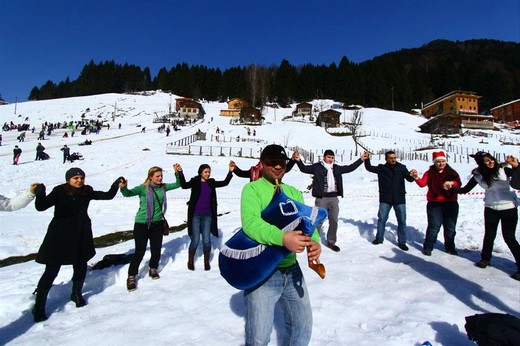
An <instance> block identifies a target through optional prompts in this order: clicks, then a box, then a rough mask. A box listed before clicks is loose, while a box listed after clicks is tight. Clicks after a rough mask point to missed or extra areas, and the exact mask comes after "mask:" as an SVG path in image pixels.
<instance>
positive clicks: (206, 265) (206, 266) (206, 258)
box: [204, 250, 211, 270]
mask: <svg viewBox="0 0 520 346" xmlns="http://www.w3.org/2000/svg"><path fill="white" fill-rule="evenodd" d="M210 255H211V250H205V251H204V270H210V269H211V266H210V265H209V256H210Z"/></svg>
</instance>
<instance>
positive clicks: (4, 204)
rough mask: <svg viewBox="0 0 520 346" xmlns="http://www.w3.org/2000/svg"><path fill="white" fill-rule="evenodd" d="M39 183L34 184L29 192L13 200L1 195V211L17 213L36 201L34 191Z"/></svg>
mask: <svg viewBox="0 0 520 346" xmlns="http://www.w3.org/2000/svg"><path fill="white" fill-rule="evenodd" d="M36 186H38V183H32V184H31V186H30V187H29V190H28V191H24V192H22V193H20V194H19V195H17V196H15V197H13V198H7V197H5V196H2V195H0V211H15V210H18V209H22V208H25V207H26V206H27V205H28V204H29V203H31V201H32V200H33V199H34V191H35V190H36Z"/></svg>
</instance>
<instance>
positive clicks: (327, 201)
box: [292, 150, 368, 252]
mask: <svg viewBox="0 0 520 346" xmlns="http://www.w3.org/2000/svg"><path fill="white" fill-rule="evenodd" d="M367 158H368V152H367V151H365V152H364V153H363V154H362V155H361V158H359V159H358V160H356V161H355V162H354V163H352V164H350V165H345V166H340V165H337V164H335V163H334V152H333V151H332V150H325V152H324V153H323V160H321V161H320V162H317V163H314V164H312V165H310V166H306V165H304V164H303V162H301V160H300V153H298V152H297V151H295V152H294V153H293V156H292V160H294V161H296V164H297V165H298V168H299V169H300V171H301V172H303V173H307V174H312V175H313V176H312V196H313V197H315V198H316V201H315V205H316V206H317V207H321V208H325V209H327V212H328V218H329V229H328V231H327V247H328V248H330V249H331V250H333V251H335V252H339V251H340V248H339V246H337V245H336V240H337V237H336V234H337V231H338V216H339V200H338V196H341V197H343V179H342V177H341V175H342V174H344V173H350V172H353V171H354V170H355V169H356V168H358V167H359V166H361V164H362V163H363V160H365V159H367ZM321 226H322V225H321V224H320V225H318V230H321Z"/></svg>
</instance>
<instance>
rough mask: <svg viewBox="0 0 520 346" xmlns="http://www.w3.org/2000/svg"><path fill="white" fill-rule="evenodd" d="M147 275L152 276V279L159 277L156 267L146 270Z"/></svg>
mask: <svg viewBox="0 0 520 346" xmlns="http://www.w3.org/2000/svg"><path fill="white" fill-rule="evenodd" d="M148 275H149V276H150V277H151V278H152V280H157V279H160V278H161V277H160V276H159V273H158V272H157V268H150V270H148Z"/></svg>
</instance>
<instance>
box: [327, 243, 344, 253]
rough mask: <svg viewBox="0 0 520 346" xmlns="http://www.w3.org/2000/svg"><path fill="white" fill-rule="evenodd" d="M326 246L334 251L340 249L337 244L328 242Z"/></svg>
mask: <svg viewBox="0 0 520 346" xmlns="http://www.w3.org/2000/svg"><path fill="white" fill-rule="evenodd" d="M327 247H328V248H329V249H331V250H332V251H334V252H340V251H341V249H340V248H339V246H337V245H336V244H331V243H328V244H327Z"/></svg>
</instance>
